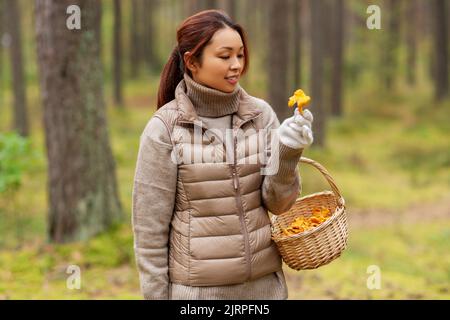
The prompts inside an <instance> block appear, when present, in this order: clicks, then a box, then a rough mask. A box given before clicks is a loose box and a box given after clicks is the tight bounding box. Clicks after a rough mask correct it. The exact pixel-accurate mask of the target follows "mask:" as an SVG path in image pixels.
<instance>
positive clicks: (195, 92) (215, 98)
mask: <svg viewBox="0 0 450 320" xmlns="http://www.w3.org/2000/svg"><path fill="white" fill-rule="evenodd" d="M184 81H185V84H186V94H187V96H188V97H189V99H190V100H191V102H192V104H193V105H194V108H195V111H196V113H197V115H199V116H201V117H212V118H217V117H223V116H225V115H228V114H232V113H234V112H236V111H237V110H238V107H239V100H240V94H241V87H240V86H239V84H237V85H236V87H235V89H234V90H233V91H232V92H230V93H226V92H222V91H220V90H217V89H213V88H208V87H206V86H204V85H202V84H200V83H198V82H196V81H194V80H193V79H192V78H191V77H190V76H189V75H188V74H187V73H185V74H184Z"/></svg>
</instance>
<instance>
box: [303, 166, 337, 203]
mask: <svg viewBox="0 0 450 320" xmlns="http://www.w3.org/2000/svg"><path fill="white" fill-rule="evenodd" d="M300 162H303V163H307V164H310V165H312V166H313V167H315V168H316V169H317V170H319V171H320V173H322V175H323V176H324V177H325V179H327V181H328V183H329V184H330V186H331V189H332V190H333V192H334V194H335V196H336V197H337V199H338V204H339V205H340V206H342V207H345V200H344V198H343V197H342V195H341V192H340V191H339V189H338V187H337V185H336V183H335V182H334V179H333V177H332V176H331V175H330V174H329V173H328V171H327V169H325V168H324V167H323V166H322V165H321V164H320V163H318V162H316V161H314V160H312V159H309V158H306V157H300Z"/></svg>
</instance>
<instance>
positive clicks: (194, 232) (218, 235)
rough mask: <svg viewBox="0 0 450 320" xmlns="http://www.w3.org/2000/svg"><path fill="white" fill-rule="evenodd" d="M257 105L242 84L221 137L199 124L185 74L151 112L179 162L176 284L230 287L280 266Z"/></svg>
mask: <svg viewBox="0 0 450 320" xmlns="http://www.w3.org/2000/svg"><path fill="white" fill-rule="evenodd" d="M257 104H258V101H257V99H255V98H253V97H252V96H250V95H248V94H247V93H246V92H245V91H244V90H243V89H242V93H241V95H240V103H239V107H238V111H237V112H236V113H234V114H233V115H232V121H231V122H232V128H233V130H232V132H229V133H230V134H229V135H228V137H226V138H225V139H229V140H226V141H229V142H230V143H225V140H222V141H221V139H219V138H221V137H218V135H215V134H214V130H208V129H209V128H207V127H206V126H205V124H201V123H200V122H199V121H200V120H199V119H198V116H197V114H196V113H195V109H194V106H193V105H192V102H191V101H190V100H189V97H188V96H187V95H186V93H185V83H184V80H182V81H181V82H180V83H179V84H178V86H177V88H176V90H175V99H174V100H172V101H171V102H169V103H167V104H165V105H164V106H162V107H161V108H159V109H158V110H157V111H156V112H155V114H154V116H156V117H158V118H160V119H161V120H162V121H163V122H164V123H165V125H166V127H167V128H168V130H169V134H170V138H171V141H172V145H173V152H172V160H173V161H177V166H178V177H177V192H176V199H175V205H174V212H173V217H172V221H171V228H170V237H169V239H170V240H169V276H170V280H171V282H173V283H179V284H183V285H189V286H220V285H231V284H238V283H243V282H246V281H251V280H254V279H257V278H259V277H262V276H264V275H267V274H269V273H272V272H276V271H279V270H281V258H280V255H279V253H278V250H277V248H276V245H275V243H274V242H273V241H272V240H271V232H270V219H269V216H268V212H267V209H266V208H265V207H263V205H262V199H261V186H262V182H263V177H264V176H263V175H261V167H262V165H263V164H261V161H260V157H259V155H258V153H259V152H263V151H262V150H258V148H256V147H255V146H257V145H258V129H261V128H263V119H262V111H261V110H259V108H258V105H257ZM196 130H197V131H196ZM229 131H231V130H229ZM195 132H201V135H200V136H199V137H200V139H197V138H193V137H196V136H195ZM230 146H231V149H232V150H229V149H230ZM227 147H228V149H227Z"/></svg>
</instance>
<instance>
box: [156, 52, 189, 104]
mask: <svg viewBox="0 0 450 320" xmlns="http://www.w3.org/2000/svg"><path fill="white" fill-rule="evenodd" d="M183 74H184V62H183V59H182V57H181V53H180V50H179V48H178V46H175V48H174V49H173V51H172V54H171V55H170V57H169V60H168V61H167V63H166V65H165V67H164V70H163V72H162V74H161V80H160V82H159V90H158V103H157V107H156V109H159V108H161V107H162V106H163V105H165V104H166V103H167V102H169V101H172V100H173V99H174V98H175V88H176V87H177V85H178V83H179V82H180V81H181V80H182V79H183Z"/></svg>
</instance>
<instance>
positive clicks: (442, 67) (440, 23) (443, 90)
mask: <svg viewBox="0 0 450 320" xmlns="http://www.w3.org/2000/svg"><path fill="white" fill-rule="evenodd" d="M432 6H433V7H432V8H433V10H432V14H433V15H434V19H433V20H432V21H433V24H434V32H433V35H434V54H435V64H434V66H435V67H434V72H433V74H434V82H435V95H434V96H435V100H436V101H441V100H443V99H444V98H445V97H448V95H449V91H448V38H447V10H446V8H445V1H444V0H433V2H432Z"/></svg>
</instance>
